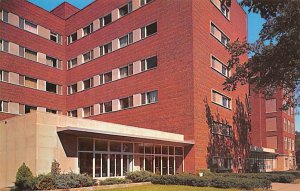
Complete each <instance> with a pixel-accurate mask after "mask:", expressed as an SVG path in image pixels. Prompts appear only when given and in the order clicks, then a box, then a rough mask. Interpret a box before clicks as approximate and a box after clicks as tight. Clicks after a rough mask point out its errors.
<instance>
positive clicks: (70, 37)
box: [67, 31, 78, 45]
mask: <svg viewBox="0 0 300 191" xmlns="http://www.w3.org/2000/svg"><path fill="white" fill-rule="evenodd" d="M74 37H75V40H74V39H73V38H74ZM77 40H78V38H77V31H76V32H73V33H72V34H70V35H68V38H67V41H68V45H69V44H72V43H73V42H75V41H77Z"/></svg>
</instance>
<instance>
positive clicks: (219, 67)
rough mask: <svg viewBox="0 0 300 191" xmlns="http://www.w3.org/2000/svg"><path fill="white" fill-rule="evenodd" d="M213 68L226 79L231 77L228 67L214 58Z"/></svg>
mask: <svg viewBox="0 0 300 191" xmlns="http://www.w3.org/2000/svg"><path fill="white" fill-rule="evenodd" d="M211 67H212V68H213V69H214V70H216V71H217V72H219V73H220V74H222V75H223V76H225V77H229V76H230V72H229V70H228V68H227V66H226V65H224V64H223V63H222V62H221V61H220V60H218V59H217V58H216V57H214V56H212V57H211Z"/></svg>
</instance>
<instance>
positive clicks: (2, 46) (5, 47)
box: [0, 40, 9, 52]
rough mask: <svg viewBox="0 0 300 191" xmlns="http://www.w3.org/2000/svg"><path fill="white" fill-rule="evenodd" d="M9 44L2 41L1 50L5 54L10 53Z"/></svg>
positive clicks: (0, 43) (0, 42)
mask: <svg viewBox="0 0 300 191" xmlns="http://www.w3.org/2000/svg"><path fill="white" fill-rule="evenodd" d="M8 45H9V43H8V42H7V41H5V40H0V50H1V51H4V52H8Z"/></svg>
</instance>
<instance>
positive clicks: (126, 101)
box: [120, 96, 133, 109]
mask: <svg viewBox="0 0 300 191" xmlns="http://www.w3.org/2000/svg"><path fill="white" fill-rule="evenodd" d="M132 106H133V97H132V96H129V97H126V98H123V99H120V108H121V109H126V108H130V107H132Z"/></svg>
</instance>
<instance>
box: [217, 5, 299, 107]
mask: <svg viewBox="0 0 300 191" xmlns="http://www.w3.org/2000/svg"><path fill="white" fill-rule="evenodd" d="M221 2H222V3H225V4H226V5H228V6H230V3H231V0H221ZM240 4H241V5H242V6H246V7H248V8H249V9H248V11H249V12H250V11H253V12H255V13H260V15H261V17H262V18H264V19H265V20H266V22H265V24H264V25H263V28H262V30H261V31H260V36H259V39H258V40H257V41H256V42H255V43H254V44H248V43H247V42H246V41H245V40H240V39H236V40H235V41H234V42H232V43H230V44H229V45H228V47H227V50H228V52H229V54H230V59H229V61H228V66H229V69H232V68H235V69H236V70H235V71H236V72H235V73H234V74H232V76H231V77H229V78H228V79H226V81H225V82H224V89H227V90H229V91H233V90H235V89H236V88H237V87H238V85H239V84H242V85H243V84H246V83H249V84H250V85H251V86H252V87H254V90H255V91H256V92H261V93H263V94H264V95H265V96H266V97H268V96H272V95H273V93H274V92H275V91H276V90H278V89H283V90H285V91H284V97H285V99H286V101H287V102H286V105H285V108H287V107H288V106H294V105H299V104H300V98H299V95H300V94H299V93H300V87H299V82H300V1H299V0H286V1H282V0H272V1H258V0H242V1H241V3H240ZM247 53H251V54H252V55H253V56H252V58H251V59H249V60H248V61H247V62H244V63H241V62H240V59H239V58H240V56H242V55H244V54H247ZM294 95H296V96H294Z"/></svg>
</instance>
